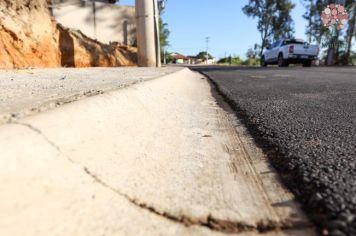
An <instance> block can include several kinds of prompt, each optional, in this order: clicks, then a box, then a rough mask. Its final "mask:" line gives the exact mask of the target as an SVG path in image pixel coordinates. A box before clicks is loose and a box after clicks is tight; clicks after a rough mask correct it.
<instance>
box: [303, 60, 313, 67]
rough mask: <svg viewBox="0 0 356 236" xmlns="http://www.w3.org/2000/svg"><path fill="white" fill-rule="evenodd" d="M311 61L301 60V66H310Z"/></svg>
mask: <svg viewBox="0 0 356 236" xmlns="http://www.w3.org/2000/svg"><path fill="white" fill-rule="evenodd" d="M311 65H312V61H305V62H303V67H311Z"/></svg>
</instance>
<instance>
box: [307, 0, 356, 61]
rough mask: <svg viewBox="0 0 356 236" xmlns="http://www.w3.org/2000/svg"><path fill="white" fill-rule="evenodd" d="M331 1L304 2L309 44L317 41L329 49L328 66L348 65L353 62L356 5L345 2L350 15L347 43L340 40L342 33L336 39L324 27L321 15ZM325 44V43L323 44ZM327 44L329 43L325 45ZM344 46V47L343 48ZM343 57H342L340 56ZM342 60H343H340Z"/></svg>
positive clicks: (352, 0)
mask: <svg viewBox="0 0 356 236" xmlns="http://www.w3.org/2000/svg"><path fill="white" fill-rule="evenodd" d="M333 2H335V1H331V0H304V3H305V7H306V12H305V14H304V15H303V17H304V18H305V19H306V20H307V22H308V25H307V30H306V33H307V35H308V38H309V42H312V41H315V42H317V43H318V44H319V45H320V44H321V45H322V46H324V47H326V48H327V54H326V60H325V64H326V65H335V64H339V63H342V64H348V63H350V62H351V58H350V55H351V52H352V40H353V38H354V37H355V22H356V19H355V17H356V4H355V2H354V0H345V1H344V3H345V8H346V9H347V12H348V13H349V21H348V27H347V30H346V35H345V42H343V40H340V39H339V36H340V35H341V36H342V35H343V32H342V31H337V32H336V37H334V38H333V37H332V35H331V33H330V32H329V29H328V28H326V27H324V25H323V22H322V20H321V14H322V12H323V11H324V9H325V8H326V7H327V5H328V4H330V3H333ZM323 42H324V43H323ZM325 42H327V43H325ZM343 45H344V46H343ZM340 55H341V56H340ZM340 59H341V60H340Z"/></svg>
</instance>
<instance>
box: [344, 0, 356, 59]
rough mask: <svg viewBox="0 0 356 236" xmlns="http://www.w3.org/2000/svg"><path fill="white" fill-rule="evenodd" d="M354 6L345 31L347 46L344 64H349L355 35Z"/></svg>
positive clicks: (355, 11)
mask: <svg viewBox="0 0 356 236" xmlns="http://www.w3.org/2000/svg"><path fill="white" fill-rule="evenodd" d="M355 24H356V4H354V6H353V12H352V18H351V20H350V21H349V28H348V30H347V36H346V40H347V45H346V53H345V61H344V63H345V64H349V63H350V55H351V49H352V39H353V37H354V35H355V27H356V25H355Z"/></svg>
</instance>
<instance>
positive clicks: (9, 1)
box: [0, 0, 136, 68]
mask: <svg viewBox="0 0 356 236" xmlns="http://www.w3.org/2000/svg"><path fill="white" fill-rule="evenodd" d="M134 65H136V48H132V47H123V46H119V45H116V44H111V45H106V44H102V43H100V42H98V41H95V40H92V39H90V38H88V37H86V36H85V35H84V34H82V33H81V32H79V31H73V30H69V29H67V28H64V27H63V26H61V25H59V24H57V23H56V22H53V21H52V20H51V17H50V14H49V11H48V6H47V2H46V0H1V1H0V68H27V67H60V66H67V67H90V66H134Z"/></svg>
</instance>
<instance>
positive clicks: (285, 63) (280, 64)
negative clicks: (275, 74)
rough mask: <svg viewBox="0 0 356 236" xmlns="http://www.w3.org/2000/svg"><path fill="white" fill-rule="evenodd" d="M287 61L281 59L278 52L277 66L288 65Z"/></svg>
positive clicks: (281, 56)
mask: <svg viewBox="0 0 356 236" xmlns="http://www.w3.org/2000/svg"><path fill="white" fill-rule="evenodd" d="M288 66H289V65H288V63H287V61H286V60H284V59H283V55H282V54H279V56H278V67H288Z"/></svg>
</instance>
